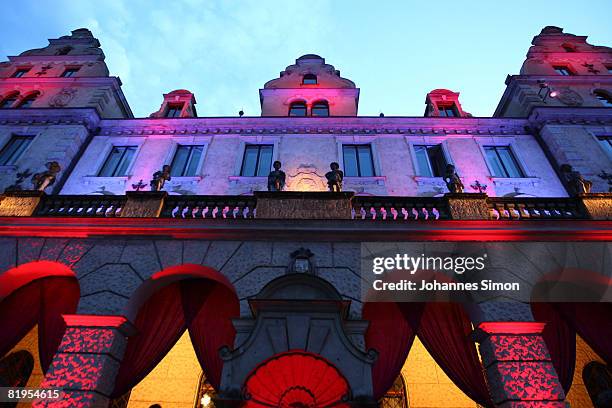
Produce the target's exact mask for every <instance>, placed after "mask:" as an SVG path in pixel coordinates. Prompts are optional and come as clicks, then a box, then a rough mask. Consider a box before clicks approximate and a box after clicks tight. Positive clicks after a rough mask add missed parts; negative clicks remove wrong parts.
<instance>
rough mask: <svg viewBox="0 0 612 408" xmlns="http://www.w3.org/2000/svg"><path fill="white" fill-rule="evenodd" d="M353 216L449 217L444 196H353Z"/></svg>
mask: <svg viewBox="0 0 612 408" xmlns="http://www.w3.org/2000/svg"><path fill="white" fill-rule="evenodd" d="M352 218H353V219H356V220H386V221H416V220H423V221H425V220H429V221H432V220H445V219H449V210H448V203H447V201H446V200H445V198H444V197H384V196H379V197H368V196H356V197H354V198H353V210H352Z"/></svg>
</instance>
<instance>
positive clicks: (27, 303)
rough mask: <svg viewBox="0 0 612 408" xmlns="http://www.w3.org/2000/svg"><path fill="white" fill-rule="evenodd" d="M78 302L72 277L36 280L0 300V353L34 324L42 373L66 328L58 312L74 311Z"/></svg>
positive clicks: (76, 286)
mask: <svg viewBox="0 0 612 408" xmlns="http://www.w3.org/2000/svg"><path fill="white" fill-rule="evenodd" d="M78 302H79V284H78V282H77V280H76V279H75V278H72V277H48V278H42V279H37V280H35V281H33V282H31V283H29V284H27V285H25V286H22V287H21V288H19V289H17V290H15V291H14V292H12V293H11V294H10V295H9V296H8V297H7V298H5V299H4V300H3V301H2V302H1V303H0V327H1V328H2V329H1V330H0V356H3V355H4V354H6V353H7V352H9V351H10V350H11V349H12V348H13V347H15V346H16V345H17V343H19V341H20V340H21V339H22V338H23V337H24V336H25V335H26V334H27V333H28V332H29V331H30V330H31V329H32V328H33V327H34V325H35V324H38V350H39V355H40V365H41V367H42V369H43V371H44V372H46V371H47V369H48V368H49V365H50V364H51V361H52V360H53V356H54V355H55V352H56V351H57V348H58V347H59V344H60V342H61V340H62V337H63V335H64V332H65V330H66V325H65V322H64V319H63V318H62V314H74V313H75V312H76V309H77V305H78Z"/></svg>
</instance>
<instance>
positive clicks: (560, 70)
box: [553, 65, 574, 76]
mask: <svg viewBox="0 0 612 408" xmlns="http://www.w3.org/2000/svg"><path fill="white" fill-rule="evenodd" d="M553 69H554V70H555V72H556V73H557V74H559V75H563V76H572V75H574V73H573V72H572V71H570V69H569V68H568V67H566V66H563V65H553Z"/></svg>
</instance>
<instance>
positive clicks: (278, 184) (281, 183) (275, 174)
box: [268, 160, 285, 191]
mask: <svg viewBox="0 0 612 408" xmlns="http://www.w3.org/2000/svg"><path fill="white" fill-rule="evenodd" d="M272 166H273V167H274V170H272V171H271V172H270V174H268V191H283V189H284V188H285V172H284V171H282V170H281V169H280V168H281V162H279V161H278V160H277V161H275V162H274V164H272Z"/></svg>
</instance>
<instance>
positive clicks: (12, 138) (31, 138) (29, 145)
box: [0, 133, 36, 167]
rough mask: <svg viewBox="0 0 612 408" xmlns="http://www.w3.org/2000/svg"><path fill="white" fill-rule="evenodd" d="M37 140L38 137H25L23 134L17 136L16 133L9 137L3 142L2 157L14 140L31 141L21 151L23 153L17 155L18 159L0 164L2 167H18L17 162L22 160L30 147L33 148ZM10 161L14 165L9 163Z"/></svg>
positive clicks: (0, 149) (0, 153)
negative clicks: (33, 143)
mask: <svg viewBox="0 0 612 408" xmlns="http://www.w3.org/2000/svg"><path fill="white" fill-rule="evenodd" d="M35 138H36V135H23V134H15V133H13V134H10V135H8V137H7V138H6V140H3V143H2V147H1V148H0V156H2V154H3V153H4V152H5V150H6V149H7V148H8V147H9V144H10V143H11V142H12V141H13V140H15V139H29V140H30V141H29V143H28V144H27V146H26V147H25V148H24V149H23V150H22V151H21V153H19V154H18V155H17V157H15V158H13V159H12V160H7V163H0V167H10V166H16V165H17V162H18V161H19V159H20V158H22V157H23V155H24V154H25V153H26V152H27V151H28V150H29V149H30V147H31V146H32V142H34V139H35ZM13 154H14V153H13ZM8 161H11V162H12V163H9V162H8Z"/></svg>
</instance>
